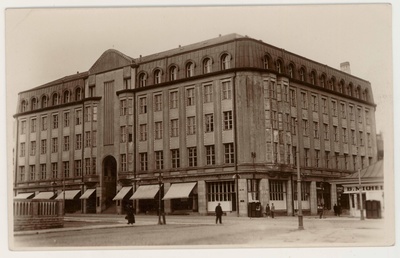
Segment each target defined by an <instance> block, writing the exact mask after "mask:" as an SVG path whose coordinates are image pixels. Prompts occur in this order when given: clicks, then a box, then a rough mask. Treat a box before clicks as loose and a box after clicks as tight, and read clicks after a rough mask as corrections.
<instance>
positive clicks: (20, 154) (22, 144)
mask: <svg viewBox="0 0 400 258" xmlns="http://www.w3.org/2000/svg"><path fill="white" fill-rule="evenodd" d="M19 150H20V152H19V156H20V157H24V156H25V143H24V142H21V144H20V148H19Z"/></svg>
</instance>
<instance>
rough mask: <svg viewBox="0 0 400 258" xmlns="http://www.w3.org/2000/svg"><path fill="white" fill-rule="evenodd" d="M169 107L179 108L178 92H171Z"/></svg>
mask: <svg viewBox="0 0 400 258" xmlns="http://www.w3.org/2000/svg"><path fill="white" fill-rule="evenodd" d="M169 108H171V109H174V108H178V92H177V91H171V92H170V93H169Z"/></svg>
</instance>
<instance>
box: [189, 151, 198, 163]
mask: <svg viewBox="0 0 400 258" xmlns="http://www.w3.org/2000/svg"><path fill="white" fill-rule="evenodd" d="M188 158H189V167H196V166H197V149H196V147H190V148H188Z"/></svg>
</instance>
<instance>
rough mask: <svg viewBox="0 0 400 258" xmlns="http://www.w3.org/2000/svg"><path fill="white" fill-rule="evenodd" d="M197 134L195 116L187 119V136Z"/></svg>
mask: <svg viewBox="0 0 400 258" xmlns="http://www.w3.org/2000/svg"><path fill="white" fill-rule="evenodd" d="M195 133H196V120H195V117H194V116H191V117H188V118H187V134H188V135H191V134H195Z"/></svg>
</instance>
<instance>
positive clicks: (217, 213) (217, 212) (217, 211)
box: [215, 203, 223, 224]
mask: <svg viewBox="0 0 400 258" xmlns="http://www.w3.org/2000/svg"><path fill="white" fill-rule="evenodd" d="M222 214H223V211H222V207H221V204H220V203H218V206H217V207H215V216H216V218H215V224H218V221H219V223H220V224H222Z"/></svg>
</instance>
